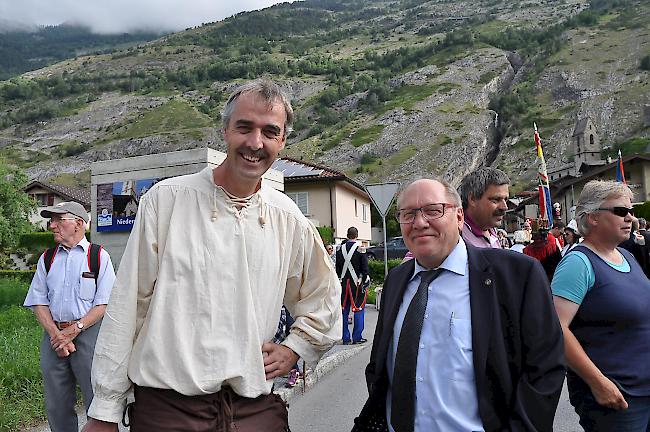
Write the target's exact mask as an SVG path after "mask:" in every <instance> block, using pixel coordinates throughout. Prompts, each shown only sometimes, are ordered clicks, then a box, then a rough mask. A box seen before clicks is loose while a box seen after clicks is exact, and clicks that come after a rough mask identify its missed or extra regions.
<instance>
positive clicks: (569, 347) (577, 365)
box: [562, 327, 605, 387]
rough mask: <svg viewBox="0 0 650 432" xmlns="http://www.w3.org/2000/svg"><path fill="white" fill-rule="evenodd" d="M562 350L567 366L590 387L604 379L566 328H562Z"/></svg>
mask: <svg viewBox="0 0 650 432" xmlns="http://www.w3.org/2000/svg"><path fill="white" fill-rule="evenodd" d="M562 331H563V333H564V350H565V355H566V360H567V364H568V365H569V367H570V368H571V369H572V370H573V371H574V372H575V373H576V374H578V376H579V377H580V378H582V379H583V380H584V381H585V382H586V383H587V384H588V385H589V386H590V387H592V386H593V385H595V384H597V383H598V382H600V381H601V380H602V379H603V378H605V377H604V375H603V374H602V372H601V371H600V369H598V367H596V365H595V364H594V362H592V361H591V359H590V358H589V356H588V355H587V353H586V352H585V350H584V349H583V348H582V345H580V342H578V339H576V337H575V335H574V334H573V332H571V330H569V328H568V327H563V328H562Z"/></svg>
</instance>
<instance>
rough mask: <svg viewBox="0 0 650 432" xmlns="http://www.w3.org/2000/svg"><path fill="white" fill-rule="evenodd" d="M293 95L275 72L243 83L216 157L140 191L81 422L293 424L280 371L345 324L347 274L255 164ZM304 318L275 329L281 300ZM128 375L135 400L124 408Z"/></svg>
mask: <svg viewBox="0 0 650 432" xmlns="http://www.w3.org/2000/svg"><path fill="white" fill-rule="evenodd" d="M292 119H293V111H292V108H291V105H290V103H289V101H288V99H287V97H286V95H285V94H284V93H283V92H282V90H281V89H280V88H279V87H278V86H277V85H276V84H274V83H272V82H270V81H268V80H257V81H253V82H251V83H248V84H245V85H243V86H242V87H240V88H238V89H237V90H236V91H235V92H234V93H233V94H232V95H231V96H230V98H229V99H228V102H227V103H226V106H225V108H224V112H223V136H224V140H225V142H226V144H227V147H228V152H227V157H226V159H225V160H224V162H223V163H222V164H221V165H220V166H219V167H217V168H215V169H211V168H206V169H204V170H203V171H201V172H199V173H197V174H193V175H188V176H183V177H177V178H171V179H168V180H165V181H162V182H160V183H158V184H156V185H155V186H154V187H153V188H152V189H151V190H149V191H148V192H147V193H146V194H145V195H144V196H143V197H142V199H141V201H140V205H139V208H138V214H137V217H136V221H135V225H134V227H133V232H132V233H131V237H130V238H129V241H128V244H127V247H126V250H125V253H124V257H123V259H122V262H121V266H120V269H119V272H118V276H117V281H116V284H115V287H114V289H113V294H112V296H111V299H110V302H109V306H108V309H107V311H106V317H105V319H104V325H103V327H102V331H101V332H100V335H99V339H98V342H97V348H96V350H95V358H94V364H93V384H94V390H95V399H94V400H93V403H92V406H91V407H90V411H89V416H90V417H91V419H90V421H89V423H88V425H87V426H86V428H85V429H84V431H86V432H90V431H116V430H117V426H116V423H117V422H118V421H120V420H121V419H122V418H123V413H126V412H128V414H129V415H128V417H129V420H130V424H131V431H133V432H137V431H184V430H193V431H211V432H214V431H215V430H216V431H229V430H237V431H238V432H252V431H261V430H264V431H268V432H275V431H278V432H280V431H286V430H288V422H287V409H286V406H285V405H284V403H283V402H282V401H281V400H280V399H279V397H277V396H275V395H274V394H273V393H272V392H271V388H272V384H273V378H275V377H277V376H280V375H284V374H286V373H287V372H288V371H289V370H290V369H291V367H292V366H293V365H294V364H295V363H296V361H297V360H298V358H299V357H302V358H303V359H305V360H306V361H307V362H308V363H311V364H313V363H315V362H317V361H318V359H319V358H320V356H321V355H322V354H323V353H324V352H325V351H326V350H327V349H328V348H329V347H330V346H331V345H332V344H334V343H335V342H337V341H338V340H340V338H341V328H342V323H341V312H340V306H339V301H340V295H341V291H340V290H341V287H340V284H339V282H338V279H337V277H336V273H335V272H334V268H333V266H332V262H331V261H330V259H329V256H328V255H327V253H326V251H325V249H324V248H323V246H322V242H321V240H320V237H319V235H318V232H317V231H316V229H315V228H314V226H313V225H312V224H311V223H310V222H309V221H308V220H307V219H306V218H305V217H304V216H303V215H302V213H301V212H300V210H299V209H298V207H297V206H296V205H295V204H294V203H293V201H291V200H290V199H289V198H288V197H287V196H286V195H284V194H282V193H280V192H278V191H276V190H273V189H270V188H268V187H266V186H262V184H261V177H262V175H263V174H264V173H265V172H266V170H268V169H269V167H270V166H271V164H272V163H273V161H274V160H275V159H276V157H277V156H278V154H279V152H280V150H282V149H283V148H284V144H285V141H286V137H287V135H288V133H289V132H290V130H291V122H292ZM283 303H284V304H285V305H286V306H287V308H288V309H289V311H290V312H291V314H292V315H293V316H294V317H295V319H296V321H295V323H294V325H293V326H292V328H291V332H290V334H289V336H288V337H287V339H286V340H285V341H284V342H282V344H274V343H270V342H269V341H271V340H272V339H273V335H274V333H275V330H276V327H277V320H278V315H279V311H280V307H281V306H282V304H283ZM132 387H134V391H135V403H134V404H133V405H132V406H131V405H129V407H128V408H125V404H126V395H127V393H128V392H129V390H130V389H131V388H132Z"/></svg>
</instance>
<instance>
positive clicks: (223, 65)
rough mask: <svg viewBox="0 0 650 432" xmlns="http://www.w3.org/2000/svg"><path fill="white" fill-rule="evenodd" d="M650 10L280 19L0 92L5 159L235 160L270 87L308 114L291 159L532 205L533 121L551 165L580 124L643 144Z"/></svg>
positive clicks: (395, 4) (560, 6)
mask: <svg viewBox="0 0 650 432" xmlns="http://www.w3.org/2000/svg"><path fill="white" fill-rule="evenodd" d="M648 9H649V6H648V4H647V2H633V1H605V0H592V1H591V3H587V2H586V1H583V0H565V1H551V0H545V1H521V2H515V3H512V2H506V1H499V0H483V1H478V2H477V1H454V0H445V1H421V0H402V1H390V2H388V1H367V0H311V1H309V0H308V1H305V2H297V3H291V4H280V5H277V6H274V7H271V8H268V9H265V10H262V11H257V12H248V13H242V14H238V15H237V16H235V17H232V18H229V19H227V20H224V21H222V22H219V23H214V24H209V25H204V26H201V27H199V28H195V29H190V30H187V31H184V32H180V33H177V34H173V35H169V36H166V37H163V38H161V39H158V40H156V41H153V42H150V43H148V44H147V45H142V46H139V47H132V48H129V49H125V50H122V51H118V52H115V53H112V54H105V55H96V56H84V57H78V58H76V59H73V60H68V61H64V62H61V63H58V64H55V65H52V66H49V67H47V68H44V69H41V70H38V71H34V72H31V73H28V74H25V75H24V76H22V77H20V78H16V79H12V80H10V81H6V82H4V83H0V114H1V116H0V155H3V156H5V158H7V159H9V160H11V161H13V162H14V163H15V164H18V165H20V166H22V167H24V168H26V169H27V170H28V173H29V174H30V175H31V176H33V177H39V178H44V177H52V176H59V177H58V178H59V179H60V180H61V181H63V180H65V178H64V177H65V176H70V175H76V174H77V173H80V172H84V171H86V170H87V169H88V165H89V163H90V162H92V161H93V160H101V159H105V158H109V157H125V156H129V155H139V154H148V153H152V152H160V151H169V150H175V149H184V148H193V147H198V146H206V145H208V146H211V147H213V148H217V149H221V150H223V143H222V140H221V137H220V134H219V133H218V128H219V127H220V114H219V109H220V108H221V106H222V104H223V102H224V99H225V97H226V96H227V94H228V93H229V91H231V90H232V88H234V86H236V85H237V83H239V82H241V81H242V80H247V79H251V78H255V77H257V76H260V75H268V76H271V77H272V78H274V79H276V80H278V81H279V82H281V83H282V85H283V86H284V87H285V89H286V90H287V92H288V93H289V94H290V95H291V97H292V99H293V103H294V107H295V109H296V113H297V118H296V124H295V130H296V132H295V134H294V135H292V137H291V138H290V140H289V144H288V146H287V149H286V153H287V154H288V155H291V156H294V157H298V158H300V157H302V158H306V159H310V160H314V161H317V162H320V163H323V164H327V165H330V166H332V167H335V168H337V169H340V170H343V171H345V172H346V173H348V174H349V175H350V176H352V177H354V178H356V179H357V180H359V181H361V182H366V181H368V182H369V181H372V182H375V181H381V180H401V181H406V180H410V179H413V178H416V177H419V176H422V175H433V174H437V175H442V176H444V177H446V178H448V179H450V180H451V181H452V182H453V183H457V182H458V181H459V180H460V178H461V177H462V175H464V173H466V172H468V171H470V170H472V169H475V168H476V167H478V166H481V165H485V164H496V165H498V166H499V167H502V168H503V169H505V170H506V171H508V172H509V173H511V174H512V176H513V178H514V179H515V188H516V189H521V188H525V187H527V186H528V185H529V181H530V180H531V179H532V178H533V177H534V173H535V171H536V167H535V163H534V154H533V151H532V146H531V137H532V122H533V121H536V122H538V124H539V125H540V126H541V128H542V129H541V131H542V137H543V138H544V139H545V151H546V154H547V161H548V163H549V165H551V166H553V165H554V164H558V165H559V164H562V163H565V162H566V161H567V160H569V158H570V155H569V154H568V153H567V149H568V147H569V142H570V135H571V132H572V128H573V125H574V124H575V121H576V120H577V118H578V117H582V116H584V115H590V116H591V117H592V119H593V120H594V121H595V122H596V126H597V127H598V128H599V130H602V131H603V132H601V136H602V137H604V138H605V139H604V140H603V141H604V142H605V143H606V144H608V145H613V146H614V147H615V146H623V148H624V149H625V148H626V147H625V143H626V142H628V141H629V140H630V139H632V138H633V139H635V140H637V141H634V142H643V140H644V139H646V138H645V137H647V136H648V129H647V125H646V124H645V123H644V119H645V118H647V117H648V113H647V112H645V111H644V108H643V107H644V105H646V104H648V103H649V102H650V101H648V92H647V83H648V72H647V71H645V70H642V69H640V68H639V64H638V60H639V59H641V58H642V57H643V56H644V55H647V54H648V45H647V41H648V34H649V32H648V28H649V24H650V16H649V13H648ZM627 101H634V103H633V104H630V103H627ZM646 110H647V109H646ZM639 139H640V140H641V141H638V140H639ZM628 147H629V146H628ZM637 147H638V146H637ZM630 148H631V147H630ZM62 176H63V177H62Z"/></svg>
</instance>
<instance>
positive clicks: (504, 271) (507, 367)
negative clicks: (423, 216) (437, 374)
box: [353, 245, 565, 432]
mask: <svg viewBox="0 0 650 432" xmlns="http://www.w3.org/2000/svg"><path fill="white" fill-rule="evenodd" d="M467 252H468V260H469V289H470V306H471V309H472V312H471V316H472V348H473V360H474V375H475V378H476V387H477V394H478V403H479V414H480V417H481V420H482V422H483V427H484V428H485V430H486V431H487V432H490V431H551V430H552V428H553V417H554V414H555V410H556V408H557V403H558V400H559V397H560V392H561V390H562V384H563V382H564V374H565V363H564V343H563V337H562V330H561V327H560V323H559V320H558V318H557V316H556V314H555V308H554V306H553V301H552V299H551V292H550V289H549V285H548V280H547V278H546V274H545V273H544V270H543V269H542V267H541V265H540V264H539V262H537V261H536V260H534V259H532V258H530V257H527V256H525V255H523V254H518V253H516V252H513V251H508V250H501V249H489V248H486V249H479V248H475V247H472V246H470V245H467ZM414 265H415V263H414V260H410V261H407V262H406V263H404V264H402V265H400V266H398V267H396V268H394V269H392V270H391V271H390V272H389V274H388V276H387V278H386V281H385V283H384V290H383V297H382V308H381V310H380V312H379V320H378V322H377V330H376V332H375V338H374V342H373V346H372V352H371V355H370V363H369V364H368V367H367V368H366V380H367V383H368V393H369V398H368V401H367V402H366V404H365V406H364V407H363V410H362V411H361V414H360V415H359V417H358V418H357V419H355V427H354V429H353V431H355V432H356V431H359V432H361V431H367V430H386V429H382V427H379V428H377V426H371V425H377V424H380V423H381V422H383V424H384V426H385V423H386V391H387V385H388V375H387V371H386V356H387V355H388V346H389V342H390V340H391V338H392V332H393V325H394V323H395V317H396V315H397V312H398V310H399V307H400V303H401V301H402V296H403V294H404V291H405V290H406V286H407V284H408V281H409V279H410V278H411V276H412V275H413V271H414Z"/></svg>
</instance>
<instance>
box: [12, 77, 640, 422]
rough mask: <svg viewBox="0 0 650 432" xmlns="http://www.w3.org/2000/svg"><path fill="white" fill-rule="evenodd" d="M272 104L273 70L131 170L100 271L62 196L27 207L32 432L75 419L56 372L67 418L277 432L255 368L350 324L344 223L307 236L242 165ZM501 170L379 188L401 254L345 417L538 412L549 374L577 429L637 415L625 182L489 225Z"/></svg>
mask: <svg viewBox="0 0 650 432" xmlns="http://www.w3.org/2000/svg"><path fill="white" fill-rule="evenodd" d="M292 121H293V109H292V107H291V104H290V101H289V99H288V97H287V96H286V94H285V93H284V92H283V91H282V89H281V88H280V87H279V86H278V85H277V84H275V83H273V82H270V81H268V80H266V79H261V80H255V81H253V82H250V83H247V84H245V85H243V86H241V87H239V88H238V89H236V90H235V92H234V93H233V94H232V95H231V96H230V97H229V99H228V101H227V102H226V105H225V107H224V113H223V135H224V140H225V142H226V145H227V147H228V153H227V156H226V159H225V160H224V161H223V163H222V164H221V165H219V166H218V167H217V168H214V169H213V168H211V167H208V168H205V169H204V170H203V171H201V172H199V173H196V174H192V175H188V176H183V177H176V178H170V179H167V180H165V181H162V182H160V183H158V184H156V185H155V186H154V187H152V189H151V190H150V191H149V192H148V193H147V195H146V196H145V197H143V199H142V200H141V202H140V206H139V208H138V215H137V218H136V222H135V225H134V227H133V231H132V233H131V236H130V238H129V241H128V244H127V247H126V250H125V252H124V258H123V259H122V264H121V266H120V269H119V272H118V275H117V278H115V276H114V273H113V267H112V264H111V261H110V256H109V255H108V254H107V253H106V252H105V251H102V250H101V248H98V247H97V246H96V245H95V246H93V245H91V244H90V243H88V242H87V241H86V240H85V238H84V232H85V229H84V224H85V223H87V222H88V219H87V213H85V211H84V210H83V208H80V207H81V206H75V205H74V203H63V204H60V205H58V206H54V207H48V208H47V209H46V210H44V211H43V213H42V214H43V216H45V217H48V218H50V224H51V225H50V226H51V228H52V230H53V231H54V239H55V241H56V242H57V246H56V247H55V248H52V249H51V250H49V251H48V252H46V253H45V254H43V256H42V257H41V258H40V260H39V263H38V268H37V272H36V274H35V276H34V279H33V281H32V284H31V286H30V289H29V292H28V295H27V298H26V299H25V303H24V304H25V306H28V307H31V308H32V310H33V311H34V313H35V314H36V317H37V319H38V321H39V322H40V324H41V325H42V326H43V328H44V337H43V342H42V346H41V367H42V370H43V376H44V386H45V399H46V406H47V412H48V419H49V422H50V425H51V427H52V430H53V431H54V432H59V431H66V432H67V431H72V430H75V431H76V430H77V423H76V415H75V413H74V403H75V400H76V390H75V386H76V385H77V384H78V385H79V386H80V387H81V389H82V394H83V398H84V404H85V407H86V410H87V414H88V417H89V421H88V423H87V424H86V426H85V427H84V431H85V432H102V431H110V432H115V431H116V430H117V423H119V422H124V421H126V419H128V421H129V422H130V424H131V428H132V429H131V430H133V431H151V430H156V431H172V430H174V431H176V430H196V431H215V430H218V431H224V432H228V431H235V430H237V431H240V432H255V431H260V430H265V431H272V432H287V431H288V430H289V425H288V412H287V406H286V404H285V403H284V402H283V401H282V400H281V399H280V398H279V397H278V396H276V395H275V394H273V392H272V388H273V385H274V379H275V378H277V377H281V376H287V375H288V377H289V379H288V381H289V385H295V383H296V381H297V380H299V379H300V377H301V374H302V373H303V372H301V370H300V368H299V366H298V360H299V359H302V360H303V369H305V366H304V364H305V362H306V363H307V364H308V365H312V366H313V365H315V364H316V363H317V362H318V360H319V359H320V358H321V356H322V355H323V354H324V353H325V352H326V351H327V350H328V349H330V348H331V346H332V345H334V344H335V343H337V342H338V343H341V342H342V343H344V344H363V343H365V342H366V339H365V338H364V337H363V330H364V307H365V303H366V299H367V295H368V288H369V269H368V263H367V258H366V256H365V254H364V253H363V249H362V248H361V247H360V244H359V242H358V230H357V229H356V228H355V227H350V228H349V229H348V230H347V238H346V239H345V241H344V242H342V244H340V245H338V246H337V247H335V246H334V245H325V244H324V243H323V241H322V238H321V237H320V236H319V233H318V232H317V230H316V229H315V227H314V226H313V224H311V223H310V222H309V221H308V220H307V218H306V217H305V216H304V215H303V214H302V212H301V211H300V210H299V209H298V207H297V206H296V205H295V203H293V202H292V201H291V200H290V199H289V198H288V197H287V196H286V195H284V194H282V193H280V192H278V191H275V190H273V189H270V188H268V187H266V186H264V185H263V184H262V182H261V177H262V175H263V174H264V173H265V172H266V171H267V170H268V169H269V168H270V166H271V164H272V163H273V161H274V160H275V158H276V157H277V156H278V153H279V152H280V151H281V150H282V149H283V148H284V145H285V142H286V138H287V135H288V134H289V133H290V131H291V125H292ZM509 186H510V179H509V178H508V176H507V175H506V174H505V173H504V172H502V171H500V170H498V169H495V168H489V167H485V168H480V169H477V170H475V171H473V172H471V173H470V174H468V175H467V176H465V177H464V178H463V179H462V181H461V183H460V186H459V188H458V190H456V189H455V188H453V187H452V186H451V185H450V184H449V183H447V182H446V181H444V180H441V179H419V180H416V181H414V182H412V183H410V184H409V185H407V186H406V187H405V188H404V190H403V191H402V192H401V193H400V195H399V197H398V200H397V211H396V219H397V222H398V223H399V225H400V230H401V233H402V236H403V239H404V242H405V244H406V246H407V247H408V248H409V253H408V254H407V256H406V257H405V259H404V261H403V262H402V264H401V265H399V266H397V267H395V268H394V269H393V270H391V271H390V272H389V274H388V275H387V276H386V279H385V282H384V290H383V297H384V299H383V301H382V307H381V309H380V312H379V317H378V323H377V329H376V332H375V334H374V340H373V347H372V352H371V355H370V362H369V364H368V366H367V368H366V379H367V384H368V393H369V397H368V400H367V401H366V402H365V404H364V407H363V409H362V411H361V413H360V414H359V416H358V417H357V418H356V419H355V420H354V428H353V431H354V432H365V431H382V432H388V431H391V432H405V431H408V432H424V431H427V432H428V431H467V430H472V431H474V430H485V431H504V430H512V431H551V430H552V428H553V417H554V414H555V410H556V408H557V404H558V400H559V397H560V393H561V390H562V386H563V383H564V380H565V375H566V379H567V384H568V390H569V397H570V401H571V404H572V405H573V406H574V408H575V411H576V413H577V414H578V415H579V417H580V425H581V426H582V427H583V428H584V430H585V431H589V432H591V431H596V432H600V431H603V432H605V431H623V432H627V431H630V432H647V431H648V430H650V368H648V367H647V365H648V364H649V363H650V314H649V313H648V311H650V279H648V277H649V275H650V255H649V252H650V233H648V232H646V228H647V222H646V220H645V219H642V218H639V219H636V218H635V217H634V216H633V214H632V213H633V208H632V196H633V195H632V192H631V190H630V188H629V187H628V186H627V185H625V184H623V183H617V182H613V181H601V180H596V181H591V182H589V183H587V184H586V185H585V186H584V188H583V190H582V192H581V194H580V197H579V199H578V203H577V206H576V210H575V219H571V220H570V221H568V223H567V224H566V225H565V224H564V223H563V222H561V221H559V220H553V221H551V223H550V224H549V223H547V224H544V223H540V221H537V220H525V221H523V223H522V229H520V230H516V231H514V233H512V234H511V235H509V234H508V233H507V232H506V231H504V230H503V227H502V225H503V221H504V216H505V215H506V211H507V209H508V207H507V200H508V197H509ZM188 239H195V240H196V241H194V242H188ZM508 249H509V250H508ZM109 294H110V298H109ZM339 308H340V309H339ZM278 312H280V313H279V317H280V319H279V321H280V322H279V324H278ZM348 319H350V320H351V321H352V322H353V330H352V333H350V331H349V322H348ZM274 334H275V338H273V335H274ZM418 359H419V360H418ZM91 364H92V385H91V377H90V375H91V372H90V371H91ZM130 391H133V392H134V395H135V401H134V402H130V403H128V404H127V395H128V394H129V392H130Z"/></svg>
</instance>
